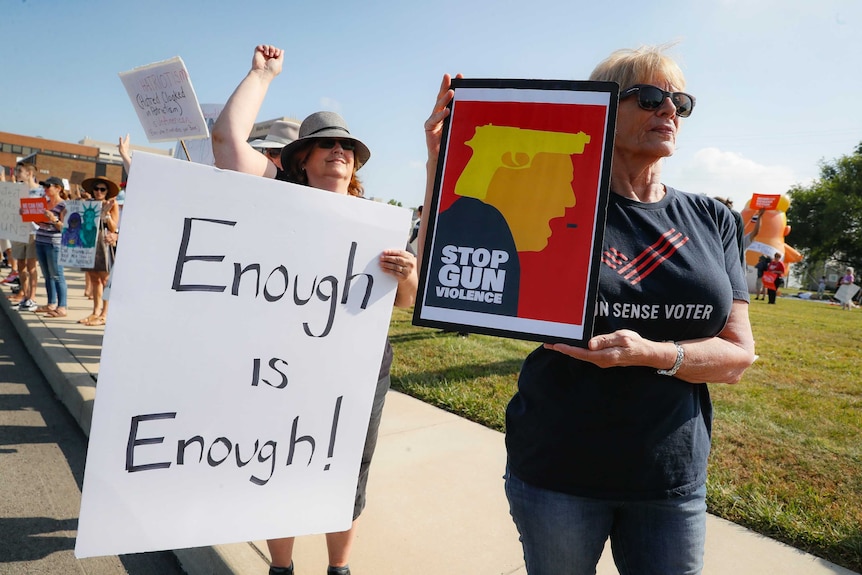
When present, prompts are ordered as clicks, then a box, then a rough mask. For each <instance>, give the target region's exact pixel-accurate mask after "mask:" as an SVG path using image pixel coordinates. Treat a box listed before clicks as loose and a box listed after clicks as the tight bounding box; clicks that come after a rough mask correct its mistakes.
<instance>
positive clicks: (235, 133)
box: [212, 45, 419, 575]
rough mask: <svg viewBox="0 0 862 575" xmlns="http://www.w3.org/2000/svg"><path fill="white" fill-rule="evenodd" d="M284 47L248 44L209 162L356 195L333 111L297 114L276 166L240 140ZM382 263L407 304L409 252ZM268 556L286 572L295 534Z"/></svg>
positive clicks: (344, 570)
mask: <svg viewBox="0 0 862 575" xmlns="http://www.w3.org/2000/svg"><path fill="white" fill-rule="evenodd" d="M283 64H284V51H283V50H281V49H280V48H276V47H274V46H268V45H261V46H257V47H256V48H255V50H254V57H253V59H252V66H251V70H250V71H249V73H248V74H247V75H246V77H245V78H244V79H243V80H242V82H240V84H239V86H237V88H236V90H234V93H233V94H232V95H231V97H230V99H229V100H228V102H227V104H225V107H224V109H223V110H222V113H221V114H220V115H219V118H218V120H217V121H216V123H215V125H214V126H213V130H212V141H213V155H214V157H215V160H216V166H217V167H219V168H222V169H229V170H235V171H239V172H244V173H247V174H253V175H258V176H263V177H266V178H276V179H279V180H284V181H287V182H291V183H295V184H301V185H305V186H311V187H315V188H318V189H321V190H327V191H330V192H334V193H336V194H342V195H350V196H356V197H362V195H363V188H362V184H361V182H360V181H359V179H358V178H357V176H356V172H357V171H358V170H359V169H360V168H361V167H362V166H363V165H365V163H366V162H367V161H368V159H369V158H370V157H371V151H370V150H369V149H368V147H367V146H366V145H365V144H364V143H362V141H361V140H359V139H358V138H356V137H355V136H353V135H351V134H350V132H349V130H348V129H347V124H346V123H345V121H344V119H343V118H342V117H341V116H339V115H338V114H336V113H335V112H316V113H314V114H311V115H310V116H308V117H307V118H306V119H305V120H303V122H302V124H301V125H300V127H299V137H298V138H297V139H296V140H294V141H293V142H290V143H289V144H287V145H286V146H284V148H283V149H282V151H281V164H282V166H283V168H284V169H280V168H278V167H277V166H276V164H275V163H273V162H272V160H271V159H270V158H268V157H267V156H264V155H262V154H260V153H259V152H257V151H256V150H255V149H254V148H252V146H251V145H250V144H249V143H248V142H247V138H248V134H249V133H250V131H251V128H252V126H253V124H254V120H255V118H256V117H257V113H258V111H259V109H260V106H261V103H262V102H263V99H264V97H265V96H266V92H267V90H268V88H269V84H270V82H272V80H273V79H274V78H275V77H276V76H278V75H279V74H280V73H281V69H282V66H283ZM380 267H381V269H382V270H383V271H384V272H386V273H388V274H391V275H392V276H394V277H395V278H396V279H397V280H398V289H397V292H396V295H395V305H396V306H398V307H409V306H411V305H413V302H414V300H415V298H416V289H417V287H418V283H419V278H418V275H417V269H416V258H415V257H414V256H413V254H411V253H410V252H409V251H407V250H406V249H391V250H385V251H384V252H383V253H382V254H381V256H380ZM391 363H392V348H391V346H390V345H389V341H388V340H387V341H386V342H385V352H384V355H383V362H382V365H381V366H380V374H379V378H378V382H377V389H376V392H375V397H374V404H373V407H372V411H371V420H370V421H369V424H368V433H367V436H366V442H365V448H364V452H363V455H362V463H361V466H360V470H359V479H358V482H357V488H356V500H355V504H354V509H353V525H352V526H351V528H350V529H349V530H347V531H343V532H340V533H327V534H326V546H327V550H328V554H329V567H328V570H327V573H328V575H349V574H350V567H349V566H348V559H349V556H350V549H351V546H352V544H353V540H354V535H355V531H356V519H357V518H358V517H359V514H360V513H361V512H362V510H363V508H364V507H365V487H366V482H367V479H368V470H369V466H370V464H371V457H372V455H373V454H374V448H375V446H376V443H377V431H378V427H379V425H380V417H381V415H382V411H383V403H384V401H385V396H386V392H387V390H388V389H389V368H390V365H391ZM267 544H268V546H269V551H270V554H271V556H272V566H271V568H270V571H269V572H270V575H292V574H293V572H294V571H293V559H292V557H293V544H294V538H293V537H288V538H282V539H271V540H269V541H267Z"/></svg>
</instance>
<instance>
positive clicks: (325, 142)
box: [315, 138, 356, 152]
mask: <svg viewBox="0 0 862 575" xmlns="http://www.w3.org/2000/svg"><path fill="white" fill-rule="evenodd" d="M336 142H338V143H339V144H341V149H342V150H346V151H348V152H352V151H353V150H355V149H356V142H354V141H353V140H342V139H338V138H320V139H319V140H317V141H316V142H315V143H316V144H317V147H318V148H323V149H324V150H331V149H332V148H334V147H335V143H336Z"/></svg>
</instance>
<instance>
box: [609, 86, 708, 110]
mask: <svg viewBox="0 0 862 575" xmlns="http://www.w3.org/2000/svg"><path fill="white" fill-rule="evenodd" d="M634 94H637V95H638V106H640V107H641V108H642V109H644V110H657V109H658V108H659V107H660V106H661V105H662V103H663V102H664V100H665V98H670V101H671V102H672V103H673V105H674V106H675V107H676V115H677V116H679V117H680V118H688V117H689V116H691V111H692V110H693V109H694V96H692V95H691V94H686V93H685V92H665V91H664V90H662V89H661V88H659V87H657V86H652V85H650V84H635V85H634V86H632V87H631V88H629V89H627V90H624V91H623V92H622V93H621V94H620V100H622V99H623V98H628V97H629V96H633V95H634Z"/></svg>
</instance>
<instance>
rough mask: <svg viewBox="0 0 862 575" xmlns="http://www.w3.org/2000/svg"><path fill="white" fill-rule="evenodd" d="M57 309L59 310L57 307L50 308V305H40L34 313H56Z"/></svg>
mask: <svg viewBox="0 0 862 575" xmlns="http://www.w3.org/2000/svg"><path fill="white" fill-rule="evenodd" d="M55 309H57V308H55V307H51V306H49V305H40V306H39V307H37V308H36V309H34V310H33V311H34V312H35V313H51V312H52V311H54V310H55Z"/></svg>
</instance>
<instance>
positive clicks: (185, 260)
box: [75, 152, 410, 557]
mask: <svg viewBox="0 0 862 575" xmlns="http://www.w3.org/2000/svg"><path fill="white" fill-rule="evenodd" d="M131 171H132V174H133V175H132V176H131V177H130V178H129V187H128V190H127V195H126V204H125V207H124V212H123V223H122V232H121V237H120V241H119V244H118V252H117V265H116V266H115V267H114V272H113V278H112V284H113V289H112V292H111V315H110V320H109V322H108V325H107V329H106V332H105V337H104V342H103V348H102V358H101V364H100V369H99V387H98V393H97V395H96V403H95V409H94V413H93V419H92V427H91V433H90V442H89V448H88V451H87V465H86V473H85V477H84V488H83V495H82V502H81V513H80V520H79V523H78V538H77V543H76V547H75V554H76V556H78V557H89V556H95V555H115V554H124V553H136V552H143V551H154V550H160V549H176V548H184V547H197V546H205V545H214V544H221V543H229V542H238V541H252V540H259V539H269V538H276V537H286V536H292V535H303V534H309V533H325V532H333V531H342V530H345V529H347V528H349V527H350V524H351V521H352V513H353V500H354V495H355V490H356V481H357V476H358V470H359V463H360V459H361V455H362V448H363V445H364V441H365V433H366V430H367V427H368V419H369V415H370V412H371V404H372V401H373V396H374V390H375V386H376V382H377V379H378V372H379V369H380V364H381V359H382V357H383V351H384V346H385V340H386V334H387V331H388V328H389V320H390V317H391V313H392V305H393V301H394V296H395V290H396V287H397V282H396V281H395V279H394V278H393V277H392V276H390V275H388V274H384V273H383V272H382V271H381V269H380V267H379V256H380V253H381V252H382V251H383V250H384V249H387V248H400V247H403V245H404V242H405V237H404V235H405V234H404V230H406V229H407V226H408V225H409V222H410V212H409V211H408V210H405V209H402V208H396V207H394V206H388V205H384V204H380V203H376V202H371V201H368V200H362V199H359V198H351V197H347V196H342V195H339V194H334V193H331V192H324V191H321V190H316V189H313V188H308V187H304V186H296V185H293V184H287V183H284V182H280V181H275V180H270V179H266V178H259V177H255V176H249V175H246V174H240V173H236V172H228V171H222V170H218V169H215V168H211V167H207V166H201V165H199V164H194V163H191V162H186V161H180V160H175V159H171V158H164V157H160V156H155V155H152V154H146V153H140V152H139V153H137V154H135V158H134V161H133V163H132V169H131Z"/></svg>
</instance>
